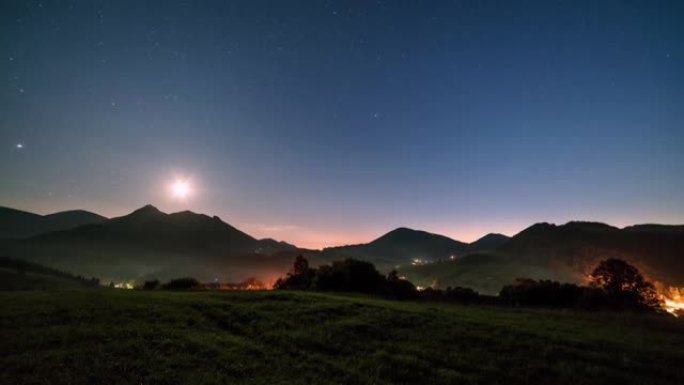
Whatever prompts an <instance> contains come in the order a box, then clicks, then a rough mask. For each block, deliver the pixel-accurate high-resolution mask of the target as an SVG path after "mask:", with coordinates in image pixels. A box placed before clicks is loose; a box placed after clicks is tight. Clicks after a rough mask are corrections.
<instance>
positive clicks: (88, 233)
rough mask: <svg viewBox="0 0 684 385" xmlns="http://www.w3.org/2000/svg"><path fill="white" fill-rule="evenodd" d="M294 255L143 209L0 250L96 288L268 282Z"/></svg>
mask: <svg viewBox="0 0 684 385" xmlns="http://www.w3.org/2000/svg"><path fill="white" fill-rule="evenodd" d="M297 252H298V249H297V248H296V247H295V246H293V245H290V244H287V243H285V242H278V241H274V240H272V239H266V240H258V239H255V238H253V237H252V236H250V235H248V234H246V233H244V232H242V231H240V230H238V229H236V228H235V227H233V226H231V225H229V224H227V223H225V222H223V221H222V220H221V219H220V218H218V217H210V216H207V215H203V214H196V213H193V212H190V211H184V212H179V213H173V214H166V213H163V212H161V211H159V210H158V209H157V208H155V207H154V206H151V205H147V206H144V207H142V208H140V209H138V210H135V211H134V212H132V213H131V214H128V215H126V216H122V217H118V218H112V219H109V220H105V221H102V222H99V223H96V224H88V225H84V226H79V227H76V228H73V229H70V230H61V231H55V232H50V233H45V234H40V235H37V236H34V237H31V238H28V239H21V240H5V241H4V242H2V243H1V244H0V253H3V254H6V255H9V256H12V257H16V258H22V259H26V260H31V261H34V262H38V263H42V264H45V265H47V266H51V267H55V268H58V269H62V270H67V271H72V272H74V273H76V274H81V275H86V276H95V277H99V278H101V279H102V280H103V282H105V281H109V280H112V281H115V282H120V281H141V280H144V279H147V278H160V279H169V278H174V277H178V276H188V275H189V276H195V277H196V278H198V279H200V280H205V281H210V280H213V279H214V278H219V279H221V280H224V281H226V280H242V279H245V278H248V277H252V276H255V277H257V278H259V279H260V280H262V281H265V282H269V281H271V280H274V279H275V278H276V277H277V276H279V275H281V274H282V273H283V272H284V271H286V270H287V268H288V267H289V265H290V264H291V263H292V261H293V260H294V257H295V255H296V253H297ZM105 283H107V282H105Z"/></svg>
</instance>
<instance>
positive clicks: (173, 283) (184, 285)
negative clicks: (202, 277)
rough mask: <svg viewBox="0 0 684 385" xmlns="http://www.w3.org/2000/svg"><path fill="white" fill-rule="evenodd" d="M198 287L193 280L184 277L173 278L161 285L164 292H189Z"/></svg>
mask: <svg viewBox="0 0 684 385" xmlns="http://www.w3.org/2000/svg"><path fill="white" fill-rule="evenodd" d="M199 286H200V283H199V282H198V281H197V280H196V279H195V278H190V277H184V278H174V279H172V280H170V281H169V282H167V283H165V284H163V285H162V289H164V290H190V289H195V288H197V287H199Z"/></svg>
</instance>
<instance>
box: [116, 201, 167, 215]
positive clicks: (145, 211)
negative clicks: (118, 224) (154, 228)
mask: <svg viewBox="0 0 684 385" xmlns="http://www.w3.org/2000/svg"><path fill="white" fill-rule="evenodd" d="M164 215H166V214H165V213H163V212H161V211H160V210H159V209H158V208H156V207H154V206H153V205H150V204H147V205H145V206H143V207H141V208H139V209H137V210H134V211H133V212H132V213H130V214H128V215H125V216H124V217H128V218H154V217H160V216H164ZM124 217H121V218H124Z"/></svg>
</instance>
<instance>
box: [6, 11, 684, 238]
mask: <svg viewBox="0 0 684 385" xmlns="http://www.w3.org/2000/svg"><path fill="white" fill-rule="evenodd" d="M683 21H684V2H682V1H652V0H648V1H619V2H618V1H587V2H584V1H567V2H566V1H449V2H447V1H393V2H390V1H318V0H311V1H275V0H274V1H255V0H247V1H171V0H168V1H166V0H165V1H161V0H160V1H148V2H144V1H92V0H87V1H47V0H42V1H28V2H23V1H3V2H1V4H0V55H1V56H0V74H1V75H2V86H1V87H0V178H1V179H0V205H4V206H10V207H15V208H19V209H24V210H29V211H34V212H39V213H48V212H54V211H59V210H66V209H74V208H83V209H88V210H91V211H95V212H98V213H100V214H103V215H107V216H116V215H123V214H126V213H128V212H130V211H132V210H133V209H135V208H137V207H139V206H142V205H144V204H146V203H152V204H154V205H156V206H157V207H159V208H160V209H162V210H165V211H180V210H184V209H190V210H193V211H198V212H203V213H207V214H211V215H219V216H220V217H221V218H222V219H223V220H225V221H227V222H229V223H231V224H233V225H235V226H237V227H239V228H241V229H243V230H245V231H247V232H249V233H251V234H253V235H255V236H259V237H266V236H268V237H274V238H277V239H283V240H286V241H288V242H293V243H295V244H297V245H300V246H308V247H320V246H324V245H337V244H345V243H355V242H365V241H368V240H370V239H372V238H374V237H377V236H379V235H380V234H382V233H384V232H386V231H388V230H391V229H392V228H394V227H398V226H409V227H413V228H419V229H424V230H428V231H433V232H438V233H442V234H445V235H448V236H451V237H453V238H456V239H460V240H464V241H471V240H474V239H475V238H477V237H479V236H481V235H483V234H485V233H487V232H503V233H506V234H509V235H511V234H514V233H515V232H517V231H519V230H521V229H523V228H524V227H527V226H528V225H530V224H532V223H533V222H538V221H549V222H556V223H559V222H565V221H568V220H571V219H585V220H597V221H604V222H608V223H611V224H614V225H619V226H624V225H628V224H633V223H644V222H661V223H682V222H684V22H683ZM19 144H21V145H22V146H21V147H22V148H18V147H19V146H18V145H19ZM175 178H182V179H189V180H190V183H191V185H192V186H193V190H194V191H193V194H192V196H190V197H189V198H188V199H187V200H185V201H183V200H174V199H172V198H171V196H170V194H169V184H170V183H172V182H173V181H174V179H175Z"/></svg>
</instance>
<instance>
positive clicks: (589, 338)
mask: <svg viewBox="0 0 684 385" xmlns="http://www.w3.org/2000/svg"><path fill="white" fill-rule="evenodd" d="M0 302H1V303H2V307H0V351H1V353H2V354H1V356H0V357H1V358H0V368H2V369H1V371H0V383H2V384H618V383H619V384H681V383H684V365H683V363H684V322H681V320H678V319H675V318H673V317H664V316H643V315H642V316H637V315H629V314H617V313H612V314H611V313H584V312H574V311H551V310H539V309H516V308H505V307H488V306H464V305H454V304H442V303H414V302H398V301H387V300H382V299H377V298H372V297H367V296H360V295H342V294H323V293H306V292H288V291H262V292H163V291H154V292H146V291H135V290H114V289H93V290H52V291H19V292H16V291H15V292H0Z"/></svg>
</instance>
